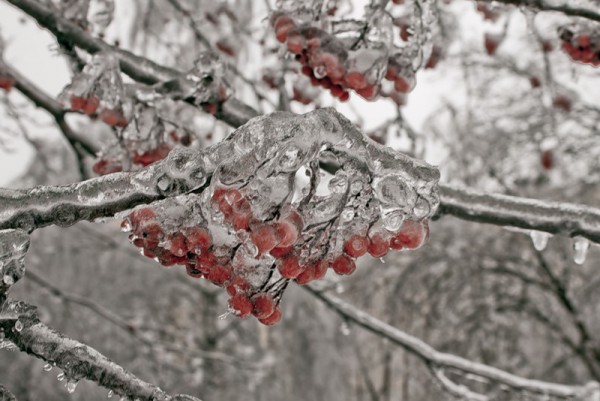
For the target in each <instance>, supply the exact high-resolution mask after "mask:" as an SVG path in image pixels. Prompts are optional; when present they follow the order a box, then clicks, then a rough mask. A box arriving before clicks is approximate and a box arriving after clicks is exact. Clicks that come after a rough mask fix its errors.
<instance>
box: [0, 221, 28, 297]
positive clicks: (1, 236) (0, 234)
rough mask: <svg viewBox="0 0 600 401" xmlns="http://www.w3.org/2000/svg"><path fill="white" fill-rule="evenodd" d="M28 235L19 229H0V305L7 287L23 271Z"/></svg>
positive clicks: (19, 276)
mask: <svg viewBox="0 0 600 401" xmlns="http://www.w3.org/2000/svg"><path fill="white" fill-rule="evenodd" d="M28 248H29V236H28V235H27V233H25V232H24V231H21V230H0V306H1V305H2V303H3V302H4V299H5V296H6V293H7V292H8V289H9V288H10V287H11V286H12V285H13V284H14V283H15V282H16V281H17V280H19V279H20V278H21V277H23V274H24V273H25V254H26V253H27V249H28Z"/></svg>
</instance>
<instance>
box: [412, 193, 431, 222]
mask: <svg viewBox="0 0 600 401" xmlns="http://www.w3.org/2000/svg"><path fill="white" fill-rule="evenodd" d="M430 211H431V208H430V207H429V202H427V201H426V200H425V198H421V197H419V198H418V199H417V202H416V203H415V207H414V208H413V215H414V217H415V218H416V219H417V220H421V219H424V218H425V217H427V216H428V215H429V212H430Z"/></svg>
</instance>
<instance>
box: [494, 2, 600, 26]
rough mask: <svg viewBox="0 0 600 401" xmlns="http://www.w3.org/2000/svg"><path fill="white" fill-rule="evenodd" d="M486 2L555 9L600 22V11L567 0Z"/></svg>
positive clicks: (571, 15)
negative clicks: (556, 0) (551, 1)
mask: <svg viewBox="0 0 600 401" xmlns="http://www.w3.org/2000/svg"><path fill="white" fill-rule="evenodd" d="M483 1H485V2H488V3H491V2H493V1H495V2H498V3H504V4H510V5H514V6H524V7H529V8H533V9H537V10H539V11H554V12H559V13H563V14H565V15H568V16H570V17H581V18H586V19H589V20H592V21H598V22H600V13H598V12H597V11H595V10H591V9H589V8H582V7H572V6H569V5H567V2H566V1H565V4H564V5H553V4H549V3H547V2H545V1H543V0H483Z"/></svg>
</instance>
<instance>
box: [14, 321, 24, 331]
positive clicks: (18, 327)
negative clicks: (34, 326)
mask: <svg viewBox="0 0 600 401" xmlns="http://www.w3.org/2000/svg"><path fill="white" fill-rule="evenodd" d="M21 330H23V322H22V321H20V320H17V321H16V322H15V331H16V332H20V331H21Z"/></svg>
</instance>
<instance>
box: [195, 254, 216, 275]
mask: <svg viewBox="0 0 600 401" xmlns="http://www.w3.org/2000/svg"><path fill="white" fill-rule="evenodd" d="M216 264H217V257H216V256H215V254H214V253H212V252H202V254H200V255H198V256H197V257H196V268H197V269H198V270H200V271H201V272H205V273H208V272H209V271H210V270H211V269H212V268H213V267H214V266H215V265H216Z"/></svg>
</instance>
